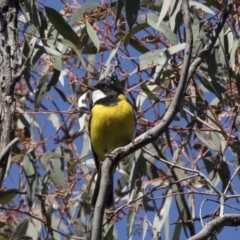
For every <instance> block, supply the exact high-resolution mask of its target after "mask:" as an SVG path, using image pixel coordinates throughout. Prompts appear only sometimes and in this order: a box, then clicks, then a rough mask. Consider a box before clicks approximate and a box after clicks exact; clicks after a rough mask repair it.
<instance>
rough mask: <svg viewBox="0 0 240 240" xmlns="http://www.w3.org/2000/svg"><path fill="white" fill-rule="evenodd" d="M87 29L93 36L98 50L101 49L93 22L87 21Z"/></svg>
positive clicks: (91, 36)
mask: <svg viewBox="0 0 240 240" xmlns="http://www.w3.org/2000/svg"><path fill="white" fill-rule="evenodd" d="M86 30H87V33H88V36H89V37H90V38H91V40H92V41H93V43H94V45H95V47H96V48H97V51H99V49H100V42H99V40H98V36H97V33H96V31H95V30H94V29H93V27H92V26H91V24H90V23H89V22H87V23H86Z"/></svg>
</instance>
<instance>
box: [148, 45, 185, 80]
mask: <svg viewBox="0 0 240 240" xmlns="http://www.w3.org/2000/svg"><path fill="white" fill-rule="evenodd" d="M185 45H186V44H185V43H181V44H178V45H175V46H172V47H170V48H167V49H166V50H165V51H164V52H163V53H162V55H161V57H160V58H159V61H158V63H157V67H156V70H155V73H154V77H153V79H154V81H155V82H156V84H159V82H160V77H161V75H162V72H163V70H164V67H165V66H166V64H167V62H168V60H169V59H170V58H171V57H172V55H173V54H175V53H177V52H179V51H181V50H183V49H184V48H185Z"/></svg>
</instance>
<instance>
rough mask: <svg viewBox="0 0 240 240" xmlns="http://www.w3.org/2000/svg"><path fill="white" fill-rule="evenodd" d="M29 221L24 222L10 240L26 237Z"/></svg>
mask: <svg viewBox="0 0 240 240" xmlns="http://www.w3.org/2000/svg"><path fill="white" fill-rule="evenodd" d="M28 221H29V220H28V219H26V220H23V221H22V222H21V223H20V224H19V225H18V226H17V227H16V229H15V231H14V232H13V233H12V235H11V237H10V238H9V240H16V239H22V237H25V234H26V232H27V229H28Z"/></svg>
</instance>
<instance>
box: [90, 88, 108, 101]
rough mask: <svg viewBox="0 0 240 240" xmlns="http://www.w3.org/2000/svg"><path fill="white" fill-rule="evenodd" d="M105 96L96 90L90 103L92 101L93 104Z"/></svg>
mask: <svg viewBox="0 0 240 240" xmlns="http://www.w3.org/2000/svg"><path fill="white" fill-rule="evenodd" d="M106 96H107V95H106V94H105V93H104V92H102V91H101V90H99V89H97V90H95V91H93V93H92V101H93V104H94V103H95V102H96V101H98V100H99V99H102V98H105V97H106Z"/></svg>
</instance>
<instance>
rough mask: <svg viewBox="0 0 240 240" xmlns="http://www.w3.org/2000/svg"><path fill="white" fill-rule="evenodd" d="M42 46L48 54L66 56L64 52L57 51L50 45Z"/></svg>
mask: <svg viewBox="0 0 240 240" xmlns="http://www.w3.org/2000/svg"><path fill="white" fill-rule="evenodd" d="M42 48H43V52H44V53H46V54H49V55H52V56H56V57H60V58H63V57H64V56H63V54H62V53H60V52H59V51H57V50H56V49H54V48H50V47H46V46H43V47H42Z"/></svg>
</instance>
